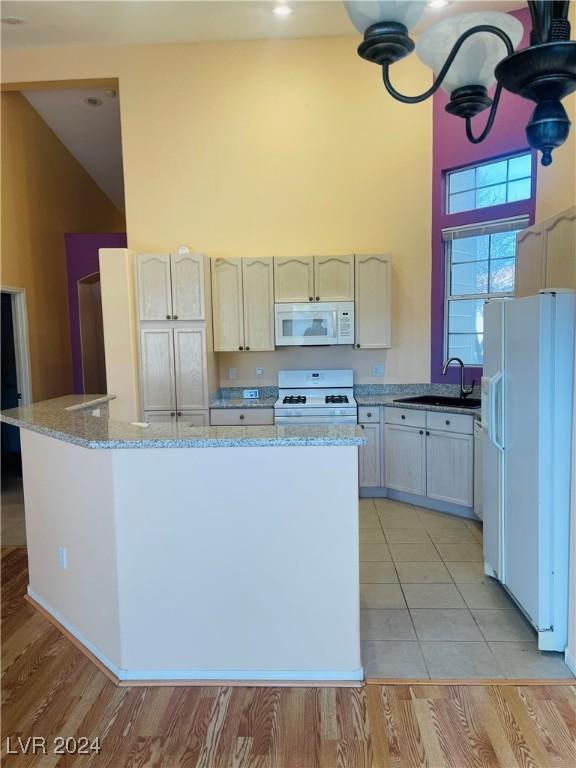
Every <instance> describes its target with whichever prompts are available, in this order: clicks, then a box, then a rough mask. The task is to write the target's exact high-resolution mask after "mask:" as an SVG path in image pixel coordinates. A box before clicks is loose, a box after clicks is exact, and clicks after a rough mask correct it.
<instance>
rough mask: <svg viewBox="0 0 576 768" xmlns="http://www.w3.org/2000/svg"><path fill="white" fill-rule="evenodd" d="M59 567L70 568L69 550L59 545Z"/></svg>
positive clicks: (65, 569)
mask: <svg viewBox="0 0 576 768" xmlns="http://www.w3.org/2000/svg"><path fill="white" fill-rule="evenodd" d="M58 567H59V568H61V569H62V570H63V571H67V570H68V550H67V549H66V547H58Z"/></svg>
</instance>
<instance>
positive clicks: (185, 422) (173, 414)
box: [144, 410, 210, 427]
mask: <svg viewBox="0 0 576 768" xmlns="http://www.w3.org/2000/svg"><path fill="white" fill-rule="evenodd" d="M144 421H147V422H148V423H149V424H161V423H173V424H176V423H178V424H181V425H182V426H185V427H207V426H208V425H209V421H210V419H209V418H208V410H202V411H144Z"/></svg>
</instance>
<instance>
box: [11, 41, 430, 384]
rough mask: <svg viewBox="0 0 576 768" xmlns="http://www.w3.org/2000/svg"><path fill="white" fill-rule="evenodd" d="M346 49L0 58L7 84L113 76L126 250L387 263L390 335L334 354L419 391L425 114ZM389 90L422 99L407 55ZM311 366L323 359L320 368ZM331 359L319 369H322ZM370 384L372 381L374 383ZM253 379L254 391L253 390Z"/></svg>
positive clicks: (268, 45) (426, 78)
mask: <svg viewBox="0 0 576 768" xmlns="http://www.w3.org/2000/svg"><path fill="white" fill-rule="evenodd" d="M356 44H357V40H356V38H354V37H349V38H329V39H317V40H290V41H251V42H233V43H208V44H189V45H156V46H121V47H109V48H96V47H95V48H78V49H70V48H68V49H65V50H64V49H53V48H44V49H41V50H40V49H39V50H28V51H20V52H19V51H14V50H12V51H4V53H3V72H2V74H3V79H4V81H5V82H25V81H35V80H59V79H64V80H67V79H70V78H73V77H76V78H94V77H117V78H118V79H119V88H120V104H121V116H122V140H123V153H124V179H125V186H126V209H127V231H128V245H129V247H130V248H131V249H133V250H135V251H148V250H158V249H160V250H162V251H169V250H171V249H173V248H176V247H177V246H179V245H181V244H186V245H188V246H189V247H190V248H191V249H192V250H197V251H203V252H205V253H207V254H208V255H209V256H212V257H213V256H258V255H268V256H272V255H292V254H294V255H302V254H315V253H316V254H330V253H353V252H360V253H379V252H380V253H381V252H390V253H392V254H393V258H394V290H393V301H394V317H393V320H394V339H393V348H392V349H391V350H390V351H387V352H377V353H370V352H363V351H362V350H360V351H359V352H351V351H348V352H347V353H346V355H347V356H346V357H345V356H344V355H342V354H341V353H340V351H339V350H335V351H333V352H331V353H330V357H331V359H330V363H329V364H332V357H334V354H338V355H339V356H338V361H339V362H338V364H339V365H347V364H352V365H354V367H356V368H357V369H358V371H359V373H360V379H359V380H366V381H369V380H370V374H371V366H372V364H373V363H374V364H375V363H382V362H383V363H384V364H385V367H386V379H385V380H386V381H427V380H428V378H429V346H430V341H429V336H430V269H431V263H430V262H431V260H430V221H431V200H430V198H431V195H430V184H431V166H432V145H431V141H432V111H431V103H430V102H427V103H425V104H423V105H418V106H412V107H407V106H404V105H402V104H399V103H397V102H395V101H394V100H393V99H391V98H390V97H389V96H387V94H386V93H385V91H384V88H383V86H382V82H381V77H380V74H379V71H378V69H377V68H376V67H374V66H373V65H369V64H367V63H366V62H364V61H362V60H361V59H359V58H358V56H357V54H356V50H355V48H356ZM395 82H396V83H397V85H398V87H399V88H400V89H403V90H405V91H407V92H410V93H416V92H419V91H421V90H424V89H425V88H426V87H427V86H428V85H429V82H430V72H429V70H427V69H426V68H425V67H423V66H422V65H421V64H420V63H419V62H418V61H417V59H416V57H411V58H410V59H409V60H408V61H405V62H402V63H401V64H399V65H398V67H397V68H395ZM288 358H289V362H288V365H289V366H298V365H300V364H308V362H309V360H310V350H305V351H304V352H303V353H302V354H301V355H299V354H298V352H295V351H292V352H291V353H290V354H288V355H287V353H284V352H275V353H267V354H266V355H259V356H254V355H252V354H250V355H243V356H242V355H226V356H223V359H222V362H221V370H222V371H224V372H227V369H228V367H229V366H235V367H237V368H238V374H239V377H238V382H237V383H242V381H244V380H245V381H250V382H252V381H253V380H254V368H255V366H256V365H262V366H263V367H264V368H265V371H266V374H267V375H266V377H265V379H266V381H268V382H269V383H275V382H276V371H277V369H278V367H282V366H283V365H286V361H287V360H288ZM326 359H327V358H326V356H324V355H323V357H322V363H323V364H324V363H325V361H326ZM327 364H328V363H327ZM378 380H379V381H382V379H378ZM262 383H264V381H263V382H262Z"/></svg>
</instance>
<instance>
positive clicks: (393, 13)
mask: <svg viewBox="0 0 576 768" xmlns="http://www.w3.org/2000/svg"><path fill="white" fill-rule="evenodd" d="M344 4H345V5H346V10H347V11H348V15H349V16H350V19H351V21H352V24H354V26H355V27H356V29H357V30H358V31H359V32H361V33H362V34H364V32H365V31H366V28H367V27H369V26H371V25H372V24H377V23H378V22H379V21H397V22H398V23H399V24H404V26H405V27H406V29H407V30H408V31H410V30H411V29H412V27H414V26H416V24H417V23H418V20H419V19H420V16H422V14H423V13H424V9H425V8H426V0H345V3H344Z"/></svg>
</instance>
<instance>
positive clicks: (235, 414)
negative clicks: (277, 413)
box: [210, 408, 274, 427]
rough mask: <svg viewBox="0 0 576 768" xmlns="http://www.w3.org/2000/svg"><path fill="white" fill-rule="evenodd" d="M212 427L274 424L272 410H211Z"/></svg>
mask: <svg viewBox="0 0 576 768" xmlns="http://www.w3.org/2000/svg"><path fill="white" fill-rule="evenodd" d="M210 424H211V425H212V426H213V427H230V426H238V425H244V426H246V425H267V424H274V409H273V408H211V409H210Z"/></svg>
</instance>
